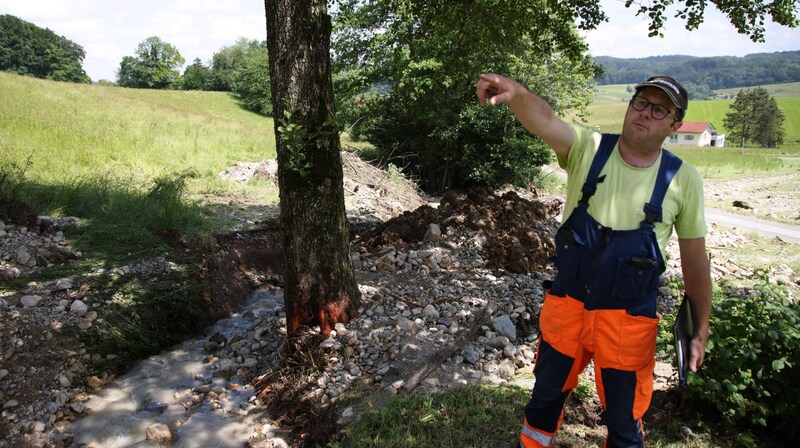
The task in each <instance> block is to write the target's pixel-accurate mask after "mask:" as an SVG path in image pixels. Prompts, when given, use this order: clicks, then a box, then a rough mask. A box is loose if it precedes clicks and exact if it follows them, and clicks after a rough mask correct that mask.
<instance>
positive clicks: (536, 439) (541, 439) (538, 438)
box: [519, 420, 555, 448]
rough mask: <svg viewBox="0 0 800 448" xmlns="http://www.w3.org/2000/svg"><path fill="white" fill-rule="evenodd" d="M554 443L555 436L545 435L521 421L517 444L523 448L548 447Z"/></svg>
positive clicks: (525, 421) (526, 422)
mask: <svg viewBox="0 0 800 448" xmlns="http://www.w3.org/2000/svg"><path fill="white" fill-rule="evenodd" d="M553 441H555V434H550V433H545V432H543V431H540V430H538V429H536V428H534V427H532V426H530V425H529V424H528V421H527V420H523V421H522V430H520V433H519V443H520V446H522V447H523V448H540V447H548V446H551V445H552V444H553Z"/></svg>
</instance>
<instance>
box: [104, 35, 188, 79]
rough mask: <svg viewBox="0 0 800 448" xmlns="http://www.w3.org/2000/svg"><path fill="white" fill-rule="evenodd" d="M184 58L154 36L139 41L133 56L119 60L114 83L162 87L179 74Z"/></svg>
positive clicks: (172, 47)
mask: <svg viewBox="0 0 800 448" xmlns="http://www.w3.org/2000/svg"><path fill="white" fill-rule="evenodd" d="M184 62H185V60H184V59H183V56H181V54H180V52H179V51H178V50H177V49H176V48H175V47H174V46H172V45H171V44H169V43H167V42H164V41H163V40H161V38H159V37H157V36H152V37H148V38H147V39H145V40H143V41H142V42H140V43H139V45H138V47H137V48H136V55H135V56H125V57H124V58H122V62H120V64H119V71H118V72H117V84H119V85H120V86H123V87H137V88H147V89H166V88H169V87H171V86H172V85H173V83H174V82H175V81H177V80H178V78H179V77H180V71H179V69H180V67H182V66H183V63H184Z"/></svg>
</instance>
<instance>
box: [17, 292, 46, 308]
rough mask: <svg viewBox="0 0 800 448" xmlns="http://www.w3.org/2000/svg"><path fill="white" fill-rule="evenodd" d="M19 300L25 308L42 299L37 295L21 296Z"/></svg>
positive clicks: (34, 304)
mask: <svg viewBox="0 0 800 448" xmlns="http://www.w3.org/2000/svg"><path fill="white" fill-rule="evenodd" d="M19 301H20V303H21V304H22V306H24V307H25V308H33V307H35V306H36V305H38V304H39V302H41V301H42V296H37V295H28V296H22V298H21V299H20V300H19Z"/></svg>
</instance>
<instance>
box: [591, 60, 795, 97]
mask: <svg viewBox="0 0 800 448" xmlns="http://www.w3.org/2000/svg"><path fill="white" fill-rule="evenodd" d="M594 60H595V62H596V63H597V64H599V65H600V66H602V67H603V70H604V74H603V76H602V77H600V78H598V79H595V82H597V83H598V84H600V85H604V84H636V83H639V82H641V81H642V80H644V79H647V78H649V77H650V76H653V75H668V76H672V77H674V78H675V79H677V80H678V81H679V82H680V83H681V84H684V86H686V88H687V90H690V94H691V93H692V92H691V91H692V90H694V89H698V90H718V89H730V88H735V87H751V86H760V85H765V84H781V83H786V82H798V81H800V51H782V52H776V53H756V54H749V55H747V56H743V57H737V56H713V57H696V56H651V57H648V58H642V59H619V58H612V57H610V56H598V57H596V58H594ZM687 84H689V85H691V86H692V87H693V88H690V87H689V85H687Z"/></svg>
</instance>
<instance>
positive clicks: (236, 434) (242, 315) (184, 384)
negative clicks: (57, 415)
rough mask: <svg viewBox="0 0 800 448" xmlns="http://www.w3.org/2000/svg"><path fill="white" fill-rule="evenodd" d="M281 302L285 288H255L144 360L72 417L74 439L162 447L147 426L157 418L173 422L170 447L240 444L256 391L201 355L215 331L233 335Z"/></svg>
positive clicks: (106, 447)
mask: <svg viewBox="0 0 800 448" xmlns="http://www.w3.org/2000/svg"><path fill="white" fill-rule="evenodd" d="M282 309H283V295H282V290H280V289H276V290H259V291H256V292H255V293H254V294H253V295H252V296H251V297H250V299H249V300H248V302H247V303H246V304H245V306H244V308H243V309H242V310H240V311H239V312H238V313H236V314H234V315H233V316H231V317H229V318H226V319H223V320H220V321H218V322H217V323H216V324H214V325H213V326H212V327H210V328H209V329H208V331H207V334H206V335H205V336H199V337H195V338H193V339H190V340H187V341H184V342H183V343H181V344H178V345H177V346H174V347H172V348H171V349H169V350H167V351H165V352H163V353H161V354H159V355H155V356H151V357H150V358H148V359H146V360H143V361H141V362H139V363H138V364H137V365H136V366H135V367H134V368H132V369H131V370H130V371H128V372H126V373H125V374H124V375H121V376H120V377H119V378H117V379H116V380H115V381H114V382H112V383H110V384H108V385H106V386H105V387H104V388H103V390H102V391H101V392H99V393H98V394H97V395H94V396H92V397H91V399H90V400H89V401H87V402H86V403H85V405H86V406H87V408H89V409H91V413H89V412H87V414H89V415H88V416H86V417H84V418H82V419H79V420H76V421H75V422H74V423H73V426H72V430H73V433H74V435H75V437H74V439H73V445H72V446H73V447H75V448H79V447H98V448H99V447H103V448H122V447H147V446H157V444H156V443H154V442H153V441H148V440H147V432H148V428H150V427H151V426H152V425H155V424H159V423H160V424H164V425H167V427H169V428H170V429H171V432H172V434H173V443H172V444H171V446H175V447H186V448H189V447H191V448H196V447H204V448H214V447H241V446H243V445H244V443H245V442H246V441H247V440H248V438H249V437H250V435H251V433H252V431H253V422H252V418H249V416H248V412H247V410H246V409H247V408H248V407H249V408H253V407H255V404H253V403H252V402H253V401H255V398H256V397H255V391H254V390H253V388H252V386H251V385H250V384H247V383H246V382H244V381H241V380H238V379H237V378H236V377H235V376H234V377H231V378H230V379H226V378H225V377H224V376H222V375H220V376H215V375H214V374H215V372H218V371H219V370H220V369H221V365H224V364H225V362H226V361H225V360H221V361H220V360H217V361H214V362H204V360H205V359H206V358H207V357H208V352H207V351H206V350H205V349H204V344H206V343H207V342H208V341H209V336H210V335H215V337H216V336H217V335H216V334H217V333H220V334H221V335H224V336H225V338H226V339H227V340H229V339H231V338H232V337H233V335H235V334H237V333H239V332H243V331H246V330H247V329H248V327H249V326H250V325H251V324H252V322H253V321H254V320H256V319H258V318H259V317H261V316H266V315H272V316H274V315H275V314H276V313H278V312H279V311H280V310H282ZM209 396H211V397H213V398H215V400H210V399H208V397H209ZM167 434H169V433H167Z"/></svg>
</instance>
